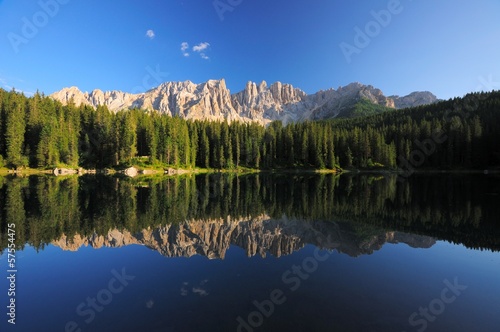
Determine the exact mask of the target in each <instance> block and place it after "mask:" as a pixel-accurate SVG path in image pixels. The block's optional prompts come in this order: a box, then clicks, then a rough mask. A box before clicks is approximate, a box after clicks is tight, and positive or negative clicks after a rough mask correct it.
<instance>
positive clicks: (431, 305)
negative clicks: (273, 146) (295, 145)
mask: <svg viewBox="0 0 500 332" xmlns="http://www.w3.org/2000/svg"><path fill="white" fill-rule="evenodd" d="M0 215H1V239H0V247H1V248H2V251H3V252H2V255H1V256H0V268H1V270H0V271H1V272H0V273H1V274H2V276H3V277H2V278H1V281H0V294H2V295H1V299H2V300H1V307H2V308H3V309H2V311H3V312H1V315H0V317H2V318H1V322H0V331H30V332H31V331H51V332H52V331H181V332H182V331H245V332H248V331H307V332H310V331H498V330H499V328H500V282H499V280H500V253H499V250H500V221H499V216H500V177H499V176H498V175H466V176H465V175H446V174H439V175H418V174H416V175H414V176H412V177H410V178H409V179H407V180H404V181H398V180H397V179H396V177H394V176H383V175H355V176H351V175H342V176H333V175H295V174H286V175H266V174H260V175H239V176H237V175H220V174H212V175H198V176H186V177H177V178H151V179H125V178H116V177H94V176H84V177H79V178H78V177H69V178H55V177H38V176H33V177H29V178H0ZM8 225H11V226H10V228H11V229H15V243H16V246H17V251H16V252H15V259H16V262H15V268H16V270H17V272H16V273H15V293H16V294H15V296H9V295H8V290H9V287H11V286H12V285H11V283H10V280H8V279H7V278H6V276H9V275H10V274H9V273H8V272H7V271H8V270H9V266H8V258H9V257H8V253H7V248H8V245H9V243H10V242H9V236H8V233H9V226H8ZM12 225H15V228H13V226H12ZM11 298H15V304H16V308H15V314H16V316H15V323H16V324H15V325H12V324H9V323H8V319H10V317H9V316H8V315H7V313H8V312H9V311H8V310H10V309H9V308H7V306H8V305H9V303H10V302H9V301H10V299H11Z"/></svg>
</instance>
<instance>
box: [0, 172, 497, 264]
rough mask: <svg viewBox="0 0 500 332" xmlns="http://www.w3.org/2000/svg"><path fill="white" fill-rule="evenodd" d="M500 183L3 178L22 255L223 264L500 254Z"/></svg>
mask: <svg viewBox="0 0 500 332" xmlns="http://www.w3.org/2000/svg"><path fill="white" fill-rule="evenodd" d="M499 183H500V181H499V178H498V177H495V176H482V175H481V176H450V175H447V176H441V175H440V176H414V177H412V178H411V179H409V180H408V181H407V182H402V183H400V182H398V181H397V180H396V177H394V176H368V175H366V176H365V175H361V176H340V177H339V176H334V175H281V176H280V175H276V176H275V175H262V174H261V175H244V176H241V175H240V176H237V175H234V174H233V175H221V174H205V175H198V176H185V177H173V178H161V177H159V178H143V179H135V180H130V179H124V178H115V177H100V176H97V177H94V176H85V177H80V178H78V177H68V178H64V179H61V178H55V177H29V178H9V179H6V178H0V210H1V211H3V213H2V215H1V232H2V234H1V238H0V248H2V249H4V248H6V245H7V235H6V228H7V226H6V225H7V224H9V223H14V224H15V225H16V230H17V234H16V242H17V245H18V247H23V246H24V245H25V244H29V245H31V246H33V247H35V248H38V249H42V248H44V246H46V245H47V244H50V243H54V244H57V245H59V246H61V247H62V248H65V249H70V250H75V249H77V248H78V247H80V246H81V245H91V246H94V247H100V246H119V245H125V244H132V243H140V244H145V245H147V246H150V247H151V248H154V249H156V250H158V251H159V252H161V253H162V254H163V255H165V256H191V255H194V254H200V255H204V256H207V257H209V258H223V257H224V253H225V251H226V250H227V248H228V247H229V246H230V245H231V244H234V245H238V246H240V247H242V248H244V249H245V250H246V251H247V254H248V255H255V254H260V255H265V253H266V252H270V253H271V254H273V255H275V256H280V255H284V254H289V253H291V252H293V251H294V250H297V249H298V248H301V247H303V246H304V245H305V244H307V243H309V244H314V245H316V246H319V247H323V248H328V249H333V248H335V249H337V250H340V251H342V252H345V253H348V254H349V255H352V256H357V255H360V254H365V253H370V252H371V251H373V250H376V249H377V248H379V247H380V246H381V245H382V244H383V243H384V242H387V241H388V242H390V241H394V242H405V243H408V244H410V245H414V246H423V247H426V246H429V245H431V244H432V243H431V242H432V241H431V240H429V239H427V238H425V237H423V238H420V237H412V236H409V235H407V236H406V237H405V236H404V235H402V234H401V233H411V234H418V235H422V236H430V237H434V238H438V239H444V240H448V241H450V242H454V243H460V244H464V245H466V246H467V247H471V248H480V249H490V250H495V251H496V250H499V249H500V227H498V225H497V216H498V215H500V204H498V203H500V196H499V195H498V193H499V192H500V189H499V188H500V185H499Z"/></svg>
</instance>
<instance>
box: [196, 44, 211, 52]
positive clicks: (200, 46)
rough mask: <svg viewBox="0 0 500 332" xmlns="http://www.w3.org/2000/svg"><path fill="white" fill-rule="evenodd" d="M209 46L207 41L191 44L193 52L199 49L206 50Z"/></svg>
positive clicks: (199, 50)
mask: <svg viewBox="0 0 500 332" xmlns="http://www.w3.org/2000/svg"><path fill="white" fill-rule="evenodd" d="M209 46H210V44H209V43H207V42H204V43H199V44H198V45H196V46H193V51H194V52H201V51H204V50H206V49H207V48H208V47H209Z"/></svg>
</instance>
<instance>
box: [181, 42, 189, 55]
mask: <svg viewBox="0 0 500 332" xmlns="http://www.w3.org/2000/svg"><path fill="white" fill-rule="evenodd" d="M188 49H189V44H188V43H187V42H183V43H182V44H181V52H182V55H184V56H189V53H188V52H186V50H188Z"/></svg>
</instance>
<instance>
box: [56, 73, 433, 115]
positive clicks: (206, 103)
mask: <svg viewBox="0 0 500 332" xmlns="http://www.w3.org/2000/svg"><path fill="white" fill-rule="evenodd" d="M51 97H52V98H54V99H55V100H58V101H60V102H62V103H63V104H67V103H68V102H70V101H71V100H73V102H74V103H75V104H76V105H80V104H85V105H91V106H93V107H97V106H98V105H106V106H107V107H108V108H109V109H110V110H112V111H119V110H122V109H132V108H142V109H149V110H155V111H158V112H160V113H163V114H167V115H170V116H180V117H182V118H185V119H193V120H219V121H220V120H225V119H227V120H228V121H243V122H251V121H255V122H259V123H261V124H264V125H265V124H267V123H269V122H271V121H273V120H281V121H283V122H284V123H288V122H298V121H305V120H321V119H329V118H335V117H342V116H343V115H344V114H347V113H348V112H347V111H348V110H350V109H352V107H353V106H354V105H356V103H358V102H359V101H361V100H364V101H369V102H370V103H373V104H375V105H380V106H384V107H388V108H403V107H410V106H419V105H423V104H429V103H433V102H436V101H437V98H436V96H434V95H433V94H432V93H430V92H416V93H412V94H410V95H408V96H404V97H398V96H392V97H386V96H385V95H384V94H383V93H382V91H381V90H380V89H377V88H374V87H373V86H371V85H363V84H361V83H351V84H349V85H347V86H345V87H339V88H338V89H337V90H335V89H328V90H324V91H323V90H322V91H318V92H316V93H314V94H310V95H308V94H306V93H305V92H304V91H302V90H300V89H298V88H295V87H293V86H292V85H290V84H282V83H281V82H275V83H273V84H271V85H270V86H268V85H267V83H266V82H265V81H262V82H261V83H260V84H256V83H254V82H248V83H247V84H246V86H245V89H244V90H242V91H240V92H237V93H234V94H231V92H230V90H229V89H228V88H227V87H226V82H225V80H224V79H220V80H209V81H207V82H205V83H201V84H195V83H193V82H191V81H184V82H166V83H163V84H161V85H159V86H158V87H156V88H153V89H151V90H149V91H147V92H145V93H140V94H131V93H126V92H121V91H107V92H103V91H101V90H94V91H92V92H90V93H88V92H82V91H80V90H79V89H78V88H76V87H70V88H64V89H62V90H61V91H58V92H55V93H53V94H52V95H51Z"/></svg>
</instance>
